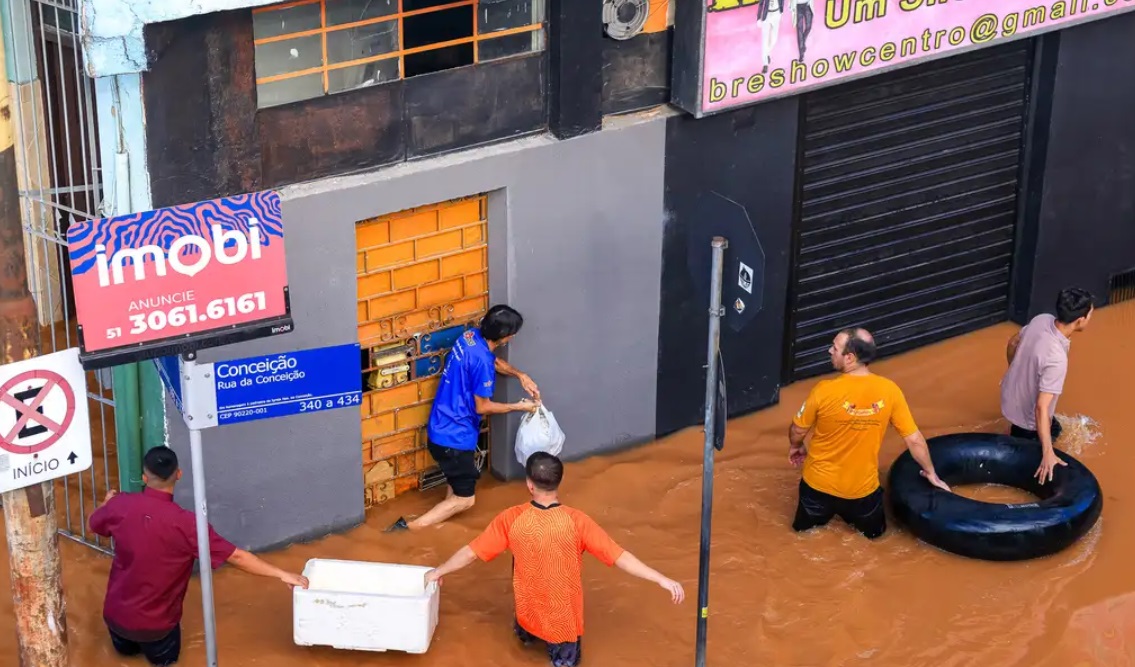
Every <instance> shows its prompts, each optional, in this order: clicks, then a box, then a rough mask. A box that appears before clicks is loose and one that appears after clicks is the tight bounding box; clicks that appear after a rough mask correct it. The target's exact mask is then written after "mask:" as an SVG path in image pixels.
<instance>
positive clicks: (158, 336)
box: [67, 192, 291, 367]
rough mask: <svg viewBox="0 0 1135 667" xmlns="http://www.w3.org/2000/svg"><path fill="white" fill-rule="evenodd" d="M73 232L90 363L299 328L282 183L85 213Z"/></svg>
mask: <svg viewBox="0 0 1135 667" xmlns="http://www.w3.org/2000/svg"><path fill="white" fill-rule="evenodd" d="M67 241H68V252H69V255H70V259H71V273H72V282H73V284H74V295H75V308H76V312H77V319H78V323H79V336H80V349H81V351H82V353H83V355H84V356H85V357H86V359H84V365H85V366H88V367H98V366H104V365H110V363H111V362H113V363H122V362H123V361H129V360H137V359H141V358H152V357H155V356H161V355H164V354H170V353H176V352H179V351H189V350H193V349H196V348H203V347H212V346H214V345H218V344H224V343H228V342H235V341H236V340H242V339H248V338H255V337H260V336H265V335H273V334H276V333H285V332H286V331H290V330H291V321H290V318H289V303H288V276H287V267H286V262H285V254H284V227H283V217H282V215H281V207H280V198H279V195H277V194H276V193H275V192H260V193H254V194H245V195H239V196H235V197H228V198H224V199H218V200H214V201H208V202H199V203H196V204H186V205H184V206H176V207H172V208H164V209H159V210H156V211H147V212H145V213H138V214H133V215H125V216H120V217H116V218H106V219H102V220H86V221H81V222H77V223H74V224H73V225H72V226H71V227H70V229H69V230H68V232H67ZM260 324H263V325H264V326H258V325H260ZM92 358H93V359H95V360H96V361H93V362H91V363H88V362H89V361H90V360H91V359H92Z"/></svg>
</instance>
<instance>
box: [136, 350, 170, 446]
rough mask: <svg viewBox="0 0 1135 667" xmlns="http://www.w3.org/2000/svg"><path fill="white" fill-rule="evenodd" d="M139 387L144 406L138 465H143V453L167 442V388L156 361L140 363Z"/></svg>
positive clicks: (142, 405) (142, 406)
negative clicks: (165, 391)
mask: <svg viewBox="0 0 1135 667" xmlns="http://www.w3.org/2000/svg"><path fill="white" fill-rule="evenodd" d="M138 388H139V391H140V393H141V400H140V401H139V402H140V403H141V408H142V450H141V452H140V455H139V459H138V465H139V466H141V465H142V463H141V455H144V454H145V453H146V452H148V451H150V450H151V449H153V448H154V447H161V446H162V445H164V444H166V402H165V397H164V393H163V392H164V389H165V388H164V387H163V386H162V376H161V375H158V367H157V366H156V365H155V364H154V362H152V361H144V362H142V363H140V364H138Z"/></svg>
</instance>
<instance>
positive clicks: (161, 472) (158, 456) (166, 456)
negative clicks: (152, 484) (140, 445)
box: [142, 447, 178, 482]
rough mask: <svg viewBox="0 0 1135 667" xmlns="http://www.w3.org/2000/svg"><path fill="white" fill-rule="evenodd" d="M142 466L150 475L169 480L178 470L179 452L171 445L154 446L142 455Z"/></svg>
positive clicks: (164, 480) (165, 480)
mask: <svg viewBox="0 0 1135 667" xmlns="http://www.w3.org/2000/svg"><path fill="white" fill-rule="evenodd" d="M142 467H144V468H145V469H146V472H147V473H149V474H150V475H153V476H154V477H156V478H158V479H160V480H161V481H163V482H168V481H169V480H170V478H171V477H173V474H174V473H175V472H177V468H178V464H177V454H176V453H175V452H174V451H173V450H172V449H170V448H169V447H154V448H153V449H151V450H150V451H148V452H146V455H145V456H144V457H142Z"/></svg>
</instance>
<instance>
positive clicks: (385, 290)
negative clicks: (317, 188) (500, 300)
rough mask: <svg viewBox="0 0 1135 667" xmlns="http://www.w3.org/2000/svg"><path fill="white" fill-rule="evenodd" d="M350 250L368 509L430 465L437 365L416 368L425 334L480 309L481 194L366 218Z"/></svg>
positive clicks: (484, 265)
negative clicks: (363, 362) (363, 364)
mask: <svg viewBox="0 0 1135 667" xmlns="http://www.w3.org/2000/svg"><path fill="white" fill-rule="evenodd" d="M356 245H357V250H358V255H357V259H356V262H357V265H356V269H357V273H358V320H359V342H360V344H361V346H362V348H363V350H364V351H369V356H370V363H371V364H372V365H370V366H369V367H368V369H367V370H366V373H365V376H366V377H365V384H364V390H365V393H364V395H363V402H362V405H361V406H360V413H361V414H360V417H361V419H362V431H363V442H362V448H363V473H364V479H365V487H366V505H367V507H371V506H374V505H377V504H379V503H382V502H384V501H387V500H390V499H391V498H394V497H396V496H398V495H400V494H402V493H405V492H407V491H411V490H414V489H417V488H418V487H419V486H420V484H421V480H422V476H423V475H424V474H426V473H429V472H430V471H431V470H432V469H434V463H433V459H432V458H431V457H430V455H429V453H428V452H427V451H426V449H425V445H426V437H425V425H426V421H427V420H428V419H429V412H430V404H431V401H432V400H433V397H434V394H435V393H436V391H437V382H438V378H437V376H436V373H437V372H439V371H440V370H441V369H440V364H439V363H435V360H434V359H432V358H431V359H429V362H428V365H429V369H428V370H427V371H426V372H424V373H423V376H422V377H419V376H418V374H417V373H416V372H415V371H417V370H418V367H419V366H421V365H422V364H420V363H416V362H419V361H420V360H422V359H423V358H426V357H427V356H428V355H425V354H423V353H422V352H421V343H422V341H423V340H425V339H428V337H429V335H430V333H431V332H434V331H437V330H439V329H446V328H449V327H454V326H460V325H464V324H474V323H476V322H478V321H479V320H480V318H481V317H482V316H483V315H484V313H485V311H486V310H487V309H488V298H489V295H488V290H489V285H488V238H487V201H486V198H485V197H484V196H477V197H470V198H467V199H460V200H456V201H452V202H446V203H444V204H437V205H433V206H426V207H422V208H417V209H412V210H409V211H403V212H401V213H397V214H395V215H391V216H384V217H381V218H375V219H372V220H365V221H363V222H361V223H359V225H358V227H357V229H356ZM435 354H436V353H435Z"/></svg>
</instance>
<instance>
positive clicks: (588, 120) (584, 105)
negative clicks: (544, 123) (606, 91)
mask: <svg viewBox="0 0 1135 667" xmlns="http://www.w3.org/2000/svg"><path fill="white" fill-rule="evenodd" d="M601 7H602V5H601V3H599V2H590V1H589V0H548V22H547V25H548V66H549V70H550V71H551V77H550V79H551V85H550V86H549V87H548V88H549V92H548V110H549V114H548V129H550V130H551V132H552V134H554V135H555V136H556V137H557V138H560V139H570V138H571V137H577V136H579V135H582V134H587V133H589V132H596V131H598V130H599V129H600V128H601V127H603V111H602V106H603V12H602V11H601Z"/></svg>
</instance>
